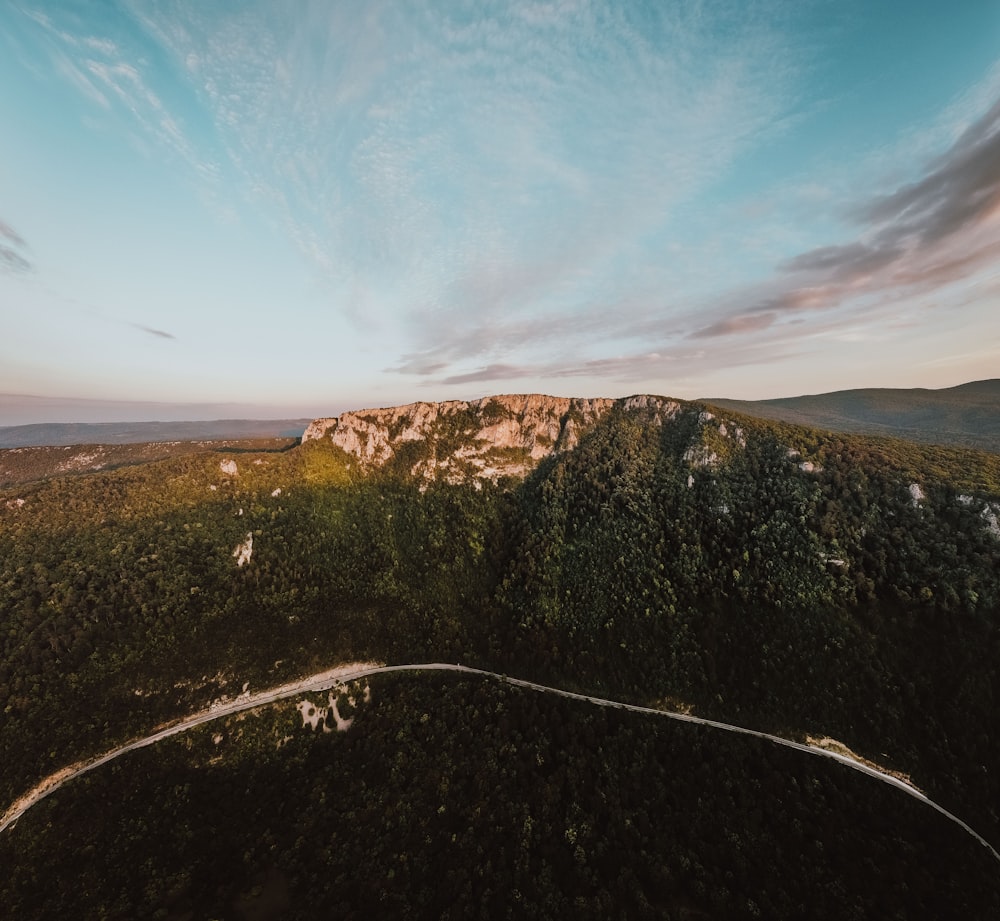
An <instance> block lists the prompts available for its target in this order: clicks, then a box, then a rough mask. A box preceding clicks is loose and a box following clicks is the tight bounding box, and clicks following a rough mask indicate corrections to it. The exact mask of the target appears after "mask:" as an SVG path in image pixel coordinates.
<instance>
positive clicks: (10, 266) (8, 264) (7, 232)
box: [0, 221, 32, 273]
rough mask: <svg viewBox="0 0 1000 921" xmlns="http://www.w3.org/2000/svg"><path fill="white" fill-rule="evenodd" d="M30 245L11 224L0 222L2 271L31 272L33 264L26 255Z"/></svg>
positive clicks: (0, 262)
mask: <svg viewBox="0 0 1000 921" xmlns="http://www.w3.org/2000/svg"><path fill="white" fill-rule="evenodd" d="M27 251H28V244H27V243H25V242H24V240H23V239H22V238H21V236H20V235H19V234H18V233H17V232H16V231H15V230H14V228H12V227H11V226H10V225H9V224H5V223H4V222H3V221H0V269H3V270H4V271H7V272H16V273H23V272H30V271H31V270H32V264H31V262H29V261H28V258H27V256H26V255H25V253H26V252H27Z"/></svg>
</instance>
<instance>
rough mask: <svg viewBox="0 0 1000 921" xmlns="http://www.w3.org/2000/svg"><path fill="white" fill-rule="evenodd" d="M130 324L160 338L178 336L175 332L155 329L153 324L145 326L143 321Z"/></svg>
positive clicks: (174, 337)
mask: <svg viewBox="0 0 1000 921" xmlns="http://www.w3.org/2000/svg"><path fill="white" fill-rule="evenodd" d="M129 326H134V327H135V328H136V329H140V330H142V331H143V332H144V333H149V335H151V336H156V337H158V338H160V339H176V338H177V337H176V336H175V335H174V334H173V333H168V332H164V331H163V330H162V329H153V327H152V326H143V325H142V324H141V323H130V324H129Z"/></svg>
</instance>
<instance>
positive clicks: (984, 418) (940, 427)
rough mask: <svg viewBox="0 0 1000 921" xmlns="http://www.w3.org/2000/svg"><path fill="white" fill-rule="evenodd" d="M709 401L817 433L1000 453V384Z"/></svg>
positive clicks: (989, 383)
mask: <svg viewBox="0 0 1000 921" xmlns="http://www.w3.org/2000/svg"><path fill="white" fill-rule="evenodd" d="M705 402H706V403H710V404H712V405H714V406H718V407H720V408H726V409H730V410H736V411H738V412H741V413H746V414H748V415H751V416H758V417H761V418H765V419H780V420H783V421H785V422H793V423H795V424H797V425H808V426H812V427H814V428H822V429H830V430H833V431H838V432H858V433H863V434H868V435H889V436H892V437H895V438H906V439H910V440H912V441H920V442H926V443H929V444H943V445H961V446H964V447H969V448H979V449H981V450H984V451H995V452H1000V379H994V380H986V381H974V382H972V383H969V384H962V385H960V386H958V387H949V388H946V389H943V390H925V389H922V388H916V389H912V390H895V389H867V390H840V391H837V392H835V393H823V394H817V395H814V396H801V397H787V398H783V399H776V400H753V401H750V400H731V399H708V400H705Z"/></svg>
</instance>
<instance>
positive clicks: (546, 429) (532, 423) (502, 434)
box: [302, 394, 679, 479]
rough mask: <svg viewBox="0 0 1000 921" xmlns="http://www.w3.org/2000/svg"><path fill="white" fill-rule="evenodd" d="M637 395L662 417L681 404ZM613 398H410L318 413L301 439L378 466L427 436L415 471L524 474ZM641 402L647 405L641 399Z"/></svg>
mask: <svg viewBox="0 0 1000 921" xmlns="http://www.w3.org/2000/svg"><path fill="white" fill-rule="evenodd" d="M632 400H633V401H653V402H655V405H656V409H655V411H656V413H658V414H659V416H660V417H661V419H662V418H667V417H672V415H673V414H674V413H676V411H677V408H679V404H676V403H673V402H672V401H668V400H662V399H660V398H657V397H639V398H635V397H634V398H632ZM614 402H615V401H614V400H608V399H568V398H565V397H548V396H542V395H540V394H522V395H510V394H505V395H502V396H496V397H486V398H484V399H481V400H472V401H470V402H465V401H461V400H451V401H447V402H443V403H423V402H420V403H409V404H407V405H405V406H393V407H389V408H385V409H370V410H361V411H357V412H348V413H344V414H343V415H341V416H339V417H338V418H325V419H317V420H315V421H314V422H313V423H312V424H311V425H310V426H309V427H308V428H307V429H306V430H305V433H304V434H303V435H302V441H303V442H307V441H313V440H316V439H322V438H328V439H329V440H330V442H331V443H332V444H334V445H336V446H337V447H338V448H340V449H341V450H343V451H346V452H347V453H348V454H353V455H355V456H356V457H358V458H359V459H360V460H361V461H363V462H364V463H366V464H369V465H372V466H380V465H382V464H384V463H386V462H387V461H388V460H389V459H390V458H392V457H393V456H394V455H395V454H396V453H397V452H398V451H399V450H400V448H401V447H402V446H403V445H405V444H407V443H408V442H419V441H426V442H427V443H428V445H429V451H428V454H427V457H426V458H425V459H424V460H422V461H420V462H418V463H417V466H416V467H415V468H414V471H413V472H414V473H421V472H422V473H424V474H431V473H433V471H434V470H446V471H452V472H453V478H454V479H462V478H463V474H462V473H461V472H460V471H461V470H463V469H464V470H465V471H466V472H467V473H471V475H472V476H474V477H480V478H488V479H495V478H497V477H499V476H523V475H524V474H525V473H527V472H528V470H530V469H531V468H532V467H533V466H534V465H535V464H536V463H537V462H538V461H539V460H541V459H542V458H543V457H546V456H548V455H549V454H551V453H553V452H554V451H568V450H570V449H571V448H573V447H575V446H576V445H577V443H578V442H579V439H580V435H581V433H582V432H583V431H585V430H586V429H587V428H588V427H589V426H590V425H592V424H593V423H594V422H596V421H597V420H598V419H600V417H601V416H603V415H604V414H605V413H606V412H607V411H608V410H609V409H610V408H611V407H612V406H613V405H614ZM653 402H650V403H649V405H650V406H652V405H653ZM640 405H642V406H645V405H647V404H646V403H639V402H636V403H635V406H640ZM452 436H455V437H457V438H458V439H459V440H460V441H461V447H459V448H458V449H457V450H456V449H451V448H450V447H448V446H447V442H448V440H449V438H450V437H452ZM439 442H440V443H441V446H442V449H441V452H440V455H439V453H438V443H439ZM449 475H450V476H451V474H449Z"/></svg>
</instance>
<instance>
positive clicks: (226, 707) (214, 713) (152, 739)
mask: <svg viewBox="0 0 1000 921" xmlns="http://www.w3.org/2000/svg"><path fill="white" fill-rule="evenodd" d="M431 671H437V672H442V671H446V672H461V673H463V674H466V675H479V676H481V677H485V678H492V679H495V680H497V681H502V682H504V683H506V684H509V685H512V686H514V687H519V688H526V689H527V690H531V691H537V692H539V693H542V694H553V695H556V696H558V697H566V698H569V699H570V700H580V701H584V702H586V703H589V704H593V705H594V706H598V707H614V708H615V709H618V710H630V711H632V712H633V713H644V714H648V715H650V716H659V717H665V718H667V719H672V720H679V721H681V722H685V723H697V724H698V725H701V726H709V727H711V728H713V729H720V730H723V731H724V732H736V733H740V734H741V735H748V736H755V737H757V738H758V739H765V740H767V741H768V742H772V743H774V744H775V745H784V746H785V747H786V748H794V749H796V750H798V751H801V752H805V753H806V754H808V755H816V756H818V757H821V758H830V759H832V760H833V761H838V762H840V763H841V764H844V765H846V766H847V767H849V768H851V769H852V770H855V771H860V772H861V773H862V774H867V775H868V776H869V777H874V778H875V779H876V780H879V781H881V782H882V783H886V784H889V785H890V786H893V787H896V788H897V789H899V790H902V791H903V792H904V793H906V794H908V795H909V796H912V797H914V798H915V799H918V800H920V802H922V803H924V804H925V805H927V806H930V807H931V808H932V809H936V810H937V811H938V812H939V813H941V815H943V816H944V817H945V818H947V819H949V820H950V821H952V822H954V823H955V824H956V825H958V826H959V827H960V828H961V829H962V830H963V831H965V832H966V833H967V834H969V835H971V836H972V837H973V838H974V839H975V840H976V841H977V842H978V843H979V844H981V845H982V846H983V847H985V848H986V849H987V850H988V851H989V852H990V854H992V855H993V858H994V859H995V860H996V861H998V862H1000V853H998V852H997V850H996V848H994V847H993V845H991V844H990V843H989V842H988V841H987V840H986V839H985V838H984V837H983V836H982V835H980V834H979V833H978V832H977V831H975V830H974V829H973V828H972V827H971V826H969V825H968V824H967V823H965V822H963V821H962V820H961V819H960V818H959V817H958V816H956V815H955V814H954V813H951V812H949V811H948V810H947V809H945V808H944V807H943V806H941V805H939V804H938V803H935V802H934V801H933V800H932V799H929V798H928V797H927V796H926V795H924V794H923V793H921V792H920V790H918V789H917V788H916V787H914V786H912V785H910V784H908V783H906V781H904V780H901V779H900V778H898V777H894V776H893V775H891V774H887V773H884V772H883V771H880V770H878V769H877V768H874V767H871V766H870V765H867V764H863V763H862V762H860V761H855V760H854V759H853V758H848V757H847V756H845V755H841V754H838V753H837V752H832V751H828V750H827V749H825V748H819V747H817V746H814V745H803V744H802V743H801V742H793V741H791V739H784V738H782V737H781V736H776V735H771V734H770V733H767V732H760V731H759V730H757V729H747V728H746V727H744V726H734V725H733V724H731V723H722V722H719V721H717V720H710V719H704V718H702V717H700V716H692V715H690V714H689V713H678V712H676V711H673V710H657V709H655V708H653V707H642V706H639V705H638V704H629V703H625V702H623V701H620V700H609V699H607V698H604V697H594V696H593V695H590V694H580V693H578V692H576V691H567V690H565V689H563V688H556V687H551V686H550V685H546V684H538V683H537V682H535V681H526V680H524V679H523V678H511V677H509V676H507V675H502V674H500V673H498V672H491V671H488V670H487V669H483V668H473V667H472V666H469V665H458V664H452V663H448V662H425V663H417V664H410V665H379V664H376V663H361V662H357V663H351V664H349V665H342V666H338V667H337V668H333V669H328V670H327V671H325V672H321V673H319V674H316V675H311V676H309V677H307V678H303V679H301V680H299V681H294V682H291V683H289V684H284V685H281V686H279V687H275V688H269V689H268V690H266V691H260V692H258V693H256V694H242V695H240V696H239V697H237V698H234V699H233V700H226V701H222V702H218V703H215V704H213V705H212V706H211V707H209V709H207V710H202V711H199V712H198V713H195V714H193V715H192V716H189V717H185V718H184V719H182V720H179V721H178V722H176V723H173V724H172V725H170V726H167V727H166V728H164V729H160V730H158V731H157V732H154V733H152V734H151V735H148V736H144V737H143V738H141V739H136V740H134V741H132V742H128V743H126V744H125V745H121V746H119V747H118V748H115V749H112V750H111V751H109V752H106V753H105V754H103V755H101V756H100V757H98V758H95V759H92V760H90V761H86V762H82V763H80V764H76V765H72V766H70V767H67V768H63V769H62V770H61V771H58V772H56V773H55V774H52V775H51V776H49V777H47V778H45V779H44V780H42V781H41V782H40V783H39V784H37V785H36V786H35V787H34V788H33V789H32V790H30V791H28V792H27V793H26V794H25V795H24V796H22V797H21V798H20V799H18V800H17V801H16V802H15V803H13V804H12V805H11V806H10V807H9V808H8V809H7V811H6V812H5V813H4V815H3V818H2V819H0V832H3V831H5V830H6V829H7V828H9V827H10V826H11V825H13V824H14V823H15V822H16V821H17V820H18V819H19V818H20V817H21V816H22V815H24V813H25V812H27V811H28V809H30V808H31V807H32V806H34V805H35V803H38V802H40V801H41V800H43V799H44V798H45V797H46V796H48V795H49V794H50V793H54V792H55V791H56V790H58V789H59V788H60V787H62V786H63V785H64V784H66V783H68V782H69V781H71V780H73V779H75V778H77V777H79V776H80V775H82V774H86V773H87V772H88V771H93V770H96V769H97V768H99V767H101V766H103V765H105V764H107V763H108V762H109V761H113V760H114V759H115V758H118V757H120V756H121V755H124V754H126V753H127V752H130V751H135V750H136V749H139V748H145V747H146V746H148V745H154V744H155V743H157V742H159V741H161V740H162V739H165V738H167V737H169V736H172V735H177V734H178V733H181V732H186V731H187V730H189V729H193V728H194V727H195V726H200V725H202V724H203V723H208V722H211V721H212V720H216V719H221V718H222V717H225V716H232V715H233V714H234V713H241V712H243V711H245V710H253V709H255V708H257V707H262V706H266V705H267V704H272V703H275V702H277V701H279V700H285V699H287V698H289V697H294V696H296V695H297V694H303V693H306V692H317V691H326V690H329V689H330V688H332V687H335V686H337V685H339V684H346V683H347V682H350V681H356V680H357V679H359V678H368V677H370V676H373V675H383V674H387V673H389V672H431Z"/></svg>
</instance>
